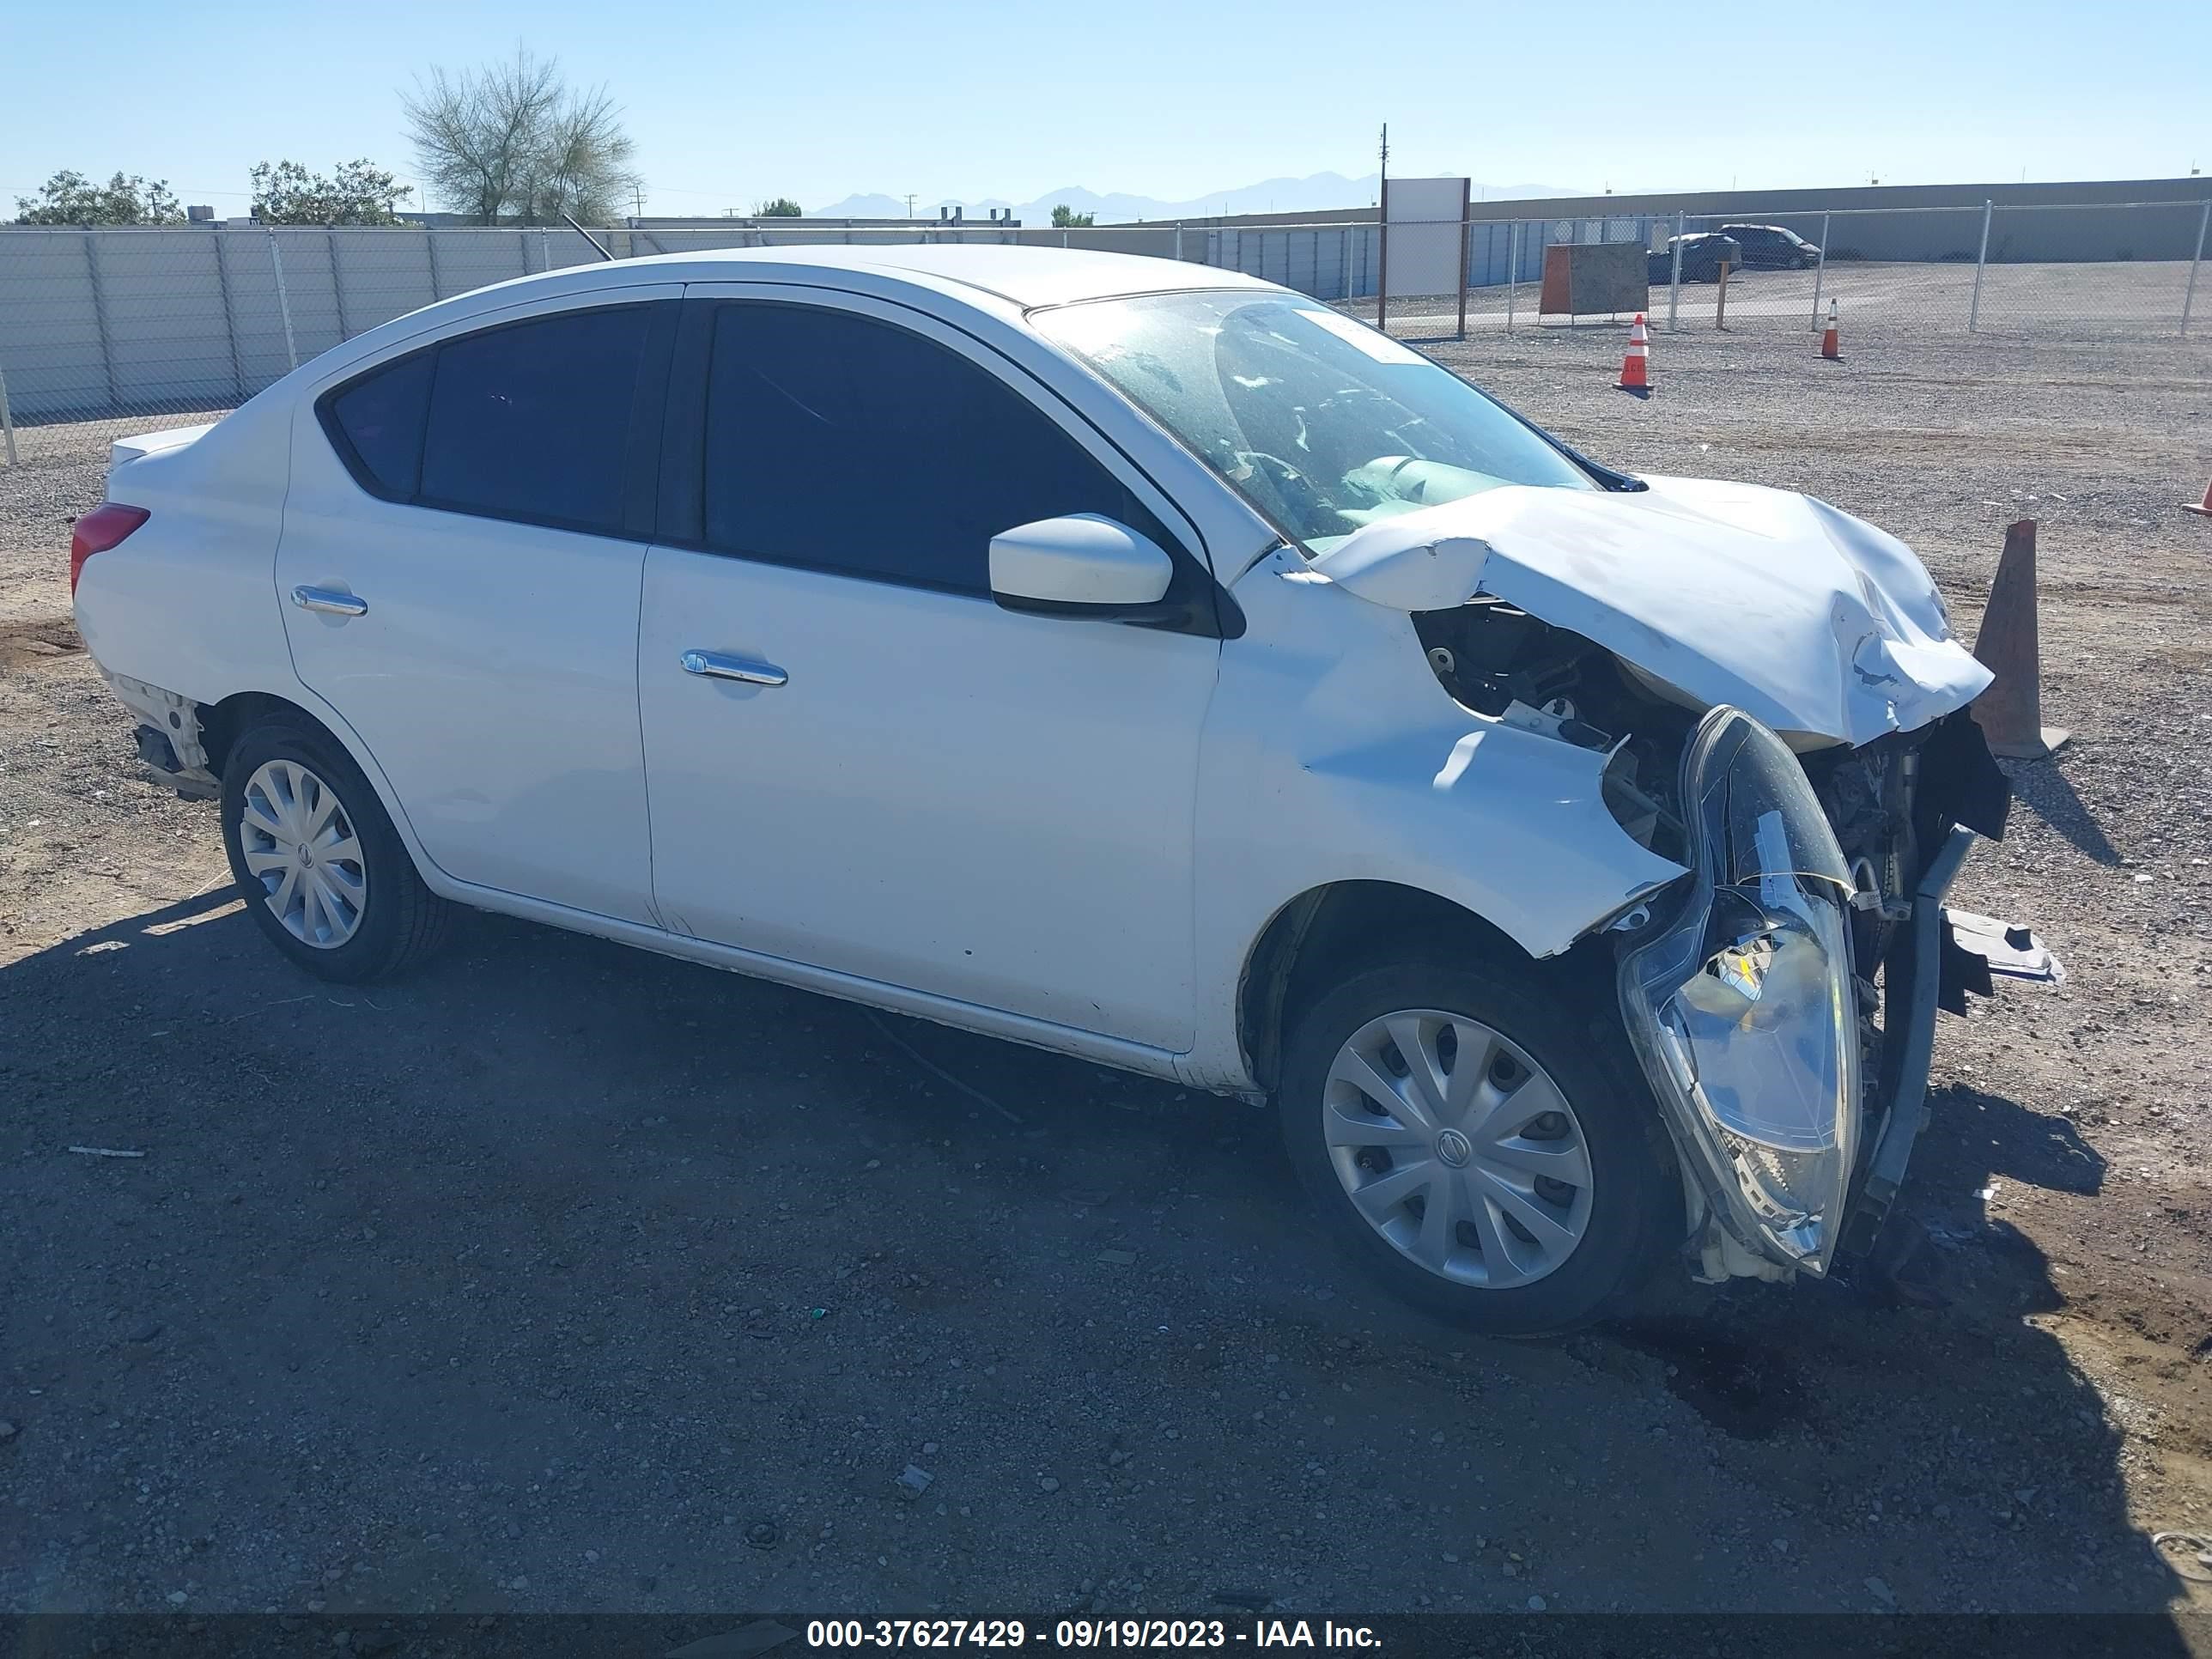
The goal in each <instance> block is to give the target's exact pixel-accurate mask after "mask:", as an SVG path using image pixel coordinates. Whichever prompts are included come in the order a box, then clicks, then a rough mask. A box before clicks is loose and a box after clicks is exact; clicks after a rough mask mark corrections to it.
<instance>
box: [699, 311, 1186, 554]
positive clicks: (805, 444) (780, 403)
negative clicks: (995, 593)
mask: <svg viewBox="0 0 2212 1659" xmlns="http://www.w3.org/2000/svg"><path fill="white" fill-rule="evenodd" d="M706 415H707V418H706V432H705V468H704V477H703V479H702V507H703V514H702V517H703V528H704V532H705V539H706V543H707V545H708V547H710V548H712V549H714V550H716V551H718V552H726V553H734V554H738V555H741V556H744V557H747V558H754V559H760V560H763V561H765V562H771V563H777V564H796V565H806V566H812V567H816V568H824V569H830V570H836V571H839V572H842V573H844V574H851V575H856V576H864V577H868V578H871V579H873V580H882V581H895V582H902V583H907V584H910V585H913V586H922V587H935V588H943V589H946V590H949V591H951V592H963V593H987V592H989V591H990V544H991V538H992V537H994V535H997V534H998V533H999V532H1001V531H1005V530H1011V529H1012V528H1013V527H1014V526H1017V525H1021V524H1027V523H1030V522H1031V521H1032V520H1037V519H1049V518H1056V517H1059V516H1060V515H1062V514H1065V513H1103V514H1104V515H1105V516H1106V517H1109V518H1111V519H1116V520H1120V521H1121V522H1122V523H1123V524H1126V525H1127V526H1130V527H1131V528H1132V529H1134V530H1139V531H1141V532H1144V533H1145V534H1146V535H1148V536H1150V537H1152V538H1153V539H1154V540H1155V541H1158V542H1159V543H1160V544H1162V545H1163V546H1168V545H1170V543H1169V540H1168V537H1167V532H1165V531H1164V529H1163V528H1162V527H1161V526H1160V525H1159V524H1158V520H1155V519H1154V518H1153V516H1152V514H1151V513H1148V512H1146V510H1145V508H1144V507H1142V506H1141V505H1139V503H1138V501H1137V500H1136V498H1135V497H1134V496H1133V495H1132V494H1131V492H1130V491H1129V489H1127V487H1126V486H1125V485H1123V484H1121V483H1120V482H1119V481H1118V480H1116V479H1115V477H1113V475H1112V474H1110V473H1109V472H1108V471H1106V470H1105V469H1104V468H1103V467H1102V466H1101V465H1099V464H1098V463H1097V461H1096V460H1095V459H1092V458H1091V455H1090V454H1089V453H1086V452H1085V449H1084V448H1083V447H1081V446H1080V445H1079V444H1078V443H1077V442H1076V441H1074V439H1073V438H1072V437H1070V436H1069V435H1067V434H1066V432H1065V431H1063V430H1062V429H1061V428H1060V426H1059V425H1058V424H1057V423H1056V422H1054V421H1053V420H1051V419H1050V418H1049V417H1048V416H1046V415H1045V414H1044V413H1043V412H1042V410H1039V409H1037V408H1036V406H1035V405H1034V404H1031V403H1030V402H1029V400H1028V399H1027V398H1024V397H1023V396H1021V395H1020V394H1019V393H1018V392H1016V391H1015V390H1014V389H1013V388H1012V386H1008V385H1007V384H1006V382H1005V381H1003V380H1000V379H999V377H998V376H997V375H995V374H991V373H990V372H989V371H987V370H986V369H984V368H981V367H980V366H979V365H977V364H975V363H974V362H970V361H969V359H967V358H965V357H963V356H960V355H959V354H958V353H957V352H955V351H952V350H951V349H947V348H946V347H944V346H941V345H939V344H938V343H935V342H934V341H932V340H928V339H925V338H924V337H921V336H920V335H917V334H914V333H910V332H908V331H907V330H905V329H902V328H898V327H896V326H894V325H891V324H889V323H882V322H878V321H876V320H874V319H871V318H866V317H860V316H855V315H853V314H852V313H846V312H836V311H825V310H816V309H812V308H811V307H802V306H790V305H781V304H766V303H750V302H737V303H732V304H728V305H724V306H721V307H719V308H718V309H717V311H716V313H715V318H714V335H713V344H712V347H711V357H710V362H709V364H708V380H707V411H706Z"/></svg>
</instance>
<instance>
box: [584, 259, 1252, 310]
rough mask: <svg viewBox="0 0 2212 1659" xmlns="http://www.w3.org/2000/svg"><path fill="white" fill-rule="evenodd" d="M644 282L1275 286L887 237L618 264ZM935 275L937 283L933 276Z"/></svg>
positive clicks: (1201, 269) (1107, 289) (1034, 293)
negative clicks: (825, 273)
mask: <svg viewBox="0 0 2212 1659" xmlns="http://www.w3.org/2000/svg"><path fill="white" fill-rule="evenodd" d="M619 263H620V264H622V265H623V268H624V269H625V270H637V271H638V272H640V276H639V278H638V280H640V281H641V282H654V281H660V282H665V281H669V280H671V279H674V280H690V281H693V282H713V281H714V280H715V279H716V278H717V277H718V276H720V277H726V278H735V277H737V276H739V275H740V274H742V272H743V271H744V268H746V267H752V266H759V265H797V266H805V267H808V268H810V269H812V270H851V271H866V272H872V273H875V274H878V275H884V276H893V277H897V276H911V277H915V278H920V279H923V280H925V281H927V282H929V283H930V285H931V286H933V287H935V286H942V285H945V284H948V283H950V284H957V285H958V286H960V287H963V288H972V289H981V291H983V292H984V293H987V294H991V295H996V296H997V297H999V298H1000V299H1002V300H1005V301H1008V302H1009V303H1011V304H1013V305H1016V306H1019V307H1023V308H1024V309H1027V308H1029V307H1035V306H1053V305H1068V304H1072V303H1073V302H1075V301H1081V300H1107V299H1115V298H1118V297H1121V296H1122V295H1133V294H1158V293H1162V292H1166V291H1171V290H1176V289H1209V288H1210V289H1222V288H1238V289H1264V288H1271V287H1273V284H1272V283H1263V282H1261V281H1260V280H1259V279H1258V278H1257V277H1253V276H1245V275H1243V274H1242V273H1241V272H1238V271H1234V270H1218V269H1216V268H1215V267H1213V266H1212V265H1200V264H1190V263H1189V262H1188V261H1185V260H1179V259H1173V258H1153V257H1150V256H1146V255H1143V254H1134V253H1109V252H1102V251H1100V250H1098V249H1095V248H1070V247H1036V246H1027V247H1024V246H1016V245H1013V244H1005V243H973V242H971V243H924V242H890V243H878V244H876V245H874V246H863V245H857V244H856V245H853V246H844V245H842V244H836V243H809V244H802V245H799V246H783V247H745V248H708V249H703V250H702V251H700V252H689V253H662V254H654V255H651V256H649V257H647V258H640V259H625V260H622V261H620V262H619ZM932 279H933V280H932Z"/></svg>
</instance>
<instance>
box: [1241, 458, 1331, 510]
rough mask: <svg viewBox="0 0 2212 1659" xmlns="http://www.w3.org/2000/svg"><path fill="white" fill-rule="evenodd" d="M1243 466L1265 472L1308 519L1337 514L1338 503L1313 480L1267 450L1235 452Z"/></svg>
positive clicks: (1284, 495)
mask: <svg viewBox="0 0 2212 1659" xmlns="http://www.w3.org/2000/svg"><path fill="white" fill-rule="evenodd" d="M1231 453H1232V454H1233V456H1234V458H1235V459H1236V460H1237V463H1238V464H1239V465H1243V466H1249V467H1253V468H1255V469H1257V470H1260V471H1265V472H1266V473H1267V476H1268V477H1269V478H1270V480H1271V481H1272V482H1273V483H1274V485H1275V488H1276V489H1277V490H1278V491H1279V492H1280V493H1281V495H1282V496H1283V498H1284V500H1285V502H1287V503H1291V504H1293V505H1295V506H1297V507H1299V508H1300V509H1302V512H1303V514H1304V516H1306V517H1309V518H1310V517H1312V516H1314V515H1315V514H1316V513H1334V512H1335V511H1336V503H1335V502H1334V501H1331V500H1329V498H1328V495H1327V494H1326V493H1325V492H1324V491H1323V490H1322V488H1321V486H1320V485H1318V484H1316V483H1315V482H1314V481H1313V480H1312V479H1311V478H1310V477H1307V476H1306V475H1305V474H1304V473H1303V472H1301V471H1298V469H1297V468H1296V467H1295V466H1292V465H1291V464H1290V463H1289V462H1288V461H1286V460H1285V459H1283V458H1282V457H1281V456H1279V455H1270V454H1269V453H1267V451H1266V450H1264V449H1239V450H1236V451H1233V452H1231Z"/></svg>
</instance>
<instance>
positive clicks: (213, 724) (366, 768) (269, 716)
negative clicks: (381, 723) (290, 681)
mask: <svg viewBox="0 0 2212 1659" xmlns="http://www.w3.org/2000/svg"><path fill="white" fill-rule="evenodd" d="M199 719H200V746H201V747H202V748H203V749H204V750H206V751H207V757H208V770H209V771H210V772H212V773H214V774H215V775H216V778H218V779H220V778H221V777H222V775H223V770H224V768H225V767H226V766H227V765H228V763H229V760H230V751H231V750H232V748H233V747H234V745H235V744H237V742H238V740H239V738H241V737H243V736H245V734H246V732H250V731H252V729H253V728H254V727H255V726H258V725H260V724H262V723H263V722H264V721H265V720H289V721H291V722H292V723H293V724H295V725H297V726H302V727H304V728H306V729H307V731H309V732H313V733H315V734H316V735H317V736H319V737H321V738H325V739H327V740H328V741H329V742H330V743H331V744H334V745H335V746H336V747H337V749H338V750H341V751H342V752H343V753H344V754H345V755H346V756H348V757H350V758H351V760H352V761H353V763H354V764H355V765H356V766H357V767H359V768H360V769H361V772H362V776H363V777H365V778H367V779H368V787H370V788H371V789H373V790H374V791H375V792H376V794H377V798H378V799H379V801H380V803H381V805H383V807H384V811H385V816H386V817H389V818H390V819H391V820H392V829H394V830H396V831H397V832H398V836H399V842H400V844H401V845H402V846H403V847H404V848H406V849H407V856H408V857H409V858H410V859H411V860H413V861H414V865H415V870H416V874H417V875H419V876H421V877H422V879H423V880H424V881H425V882H426V883H428V884H429V886H430V888H431V890H433V891H434V892H438V893H441V894H443V895H445V896H449V897H450V896H453V893H452V891H451V890H452V889H453V886H454V884H453V881H452V879H451V878H449V877H447V875H446V873H445V872H443V871H442V870H441V869H439V867H438V866H437V864H436V862H435V860H433V859H431V857H430V856H429V854H428V852H427V851H425V850H424V848H423V846H422V842H421V841H420V840H419V839H418V838H417V837H416V834H415V825H414V823H413V822H412V821H411V820H410V818H409V817H408V816H407V808H406V805H405V804H404V802H403V801H401V799H399V795H398V791H396V790H395V789H394V788H393V787H392V780H391V779H390V778H388V777H386V775H385V774H384V769H383V768H382V767H381V766H380V765H378V764H377V762H376V757H375V756H374V755H372V754H371V753H369V751H368V746H367V745H366V744H363V743H362V741H361V738H360V737H359V735H358V734H357V733H356V732H354V731H353V730H352V728H351V727H349V726H347V725H346V724H345V722H344V721H343V720H342V719H340V718H338V716H337V712H336V711H335V710H331V711H329V713H328V714H324V713H319V712H318V711H317V710H316V709H315V708H313V707H311V706H309V705H308V704H307V703H305V702H301V701H299V700H298V699H297V698H295V697H289V696H284V695H283V693H281V692H273V691H234V692H232V693H231V694H230V695H229V696H226V697H223V698H222V699H220V700H219V701H217V702H212V703H203V704H201V705H200V711H199Z"/></svg>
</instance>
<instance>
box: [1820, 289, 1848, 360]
mask: <svg viewBox="0 0 2212 1659" xmlns="http://www.w3.org/2000/svg"><path fill="white" fill-rule="evenodd" d="M1820 355H1821V356H1823V357H1826V359H1827V360H1828V361H1829V362H1840V361H1841V360H1842V357H1843V355H1844V354H1843V351H1842V349H1841V348H1840V347H1839V346H1838V343H1837V340H1836V302H1835V301H1833V300H1831V301H1828V328H1827V331H1826V333H1824V334H1823V335H1821V336H1820Z"/></svg>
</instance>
